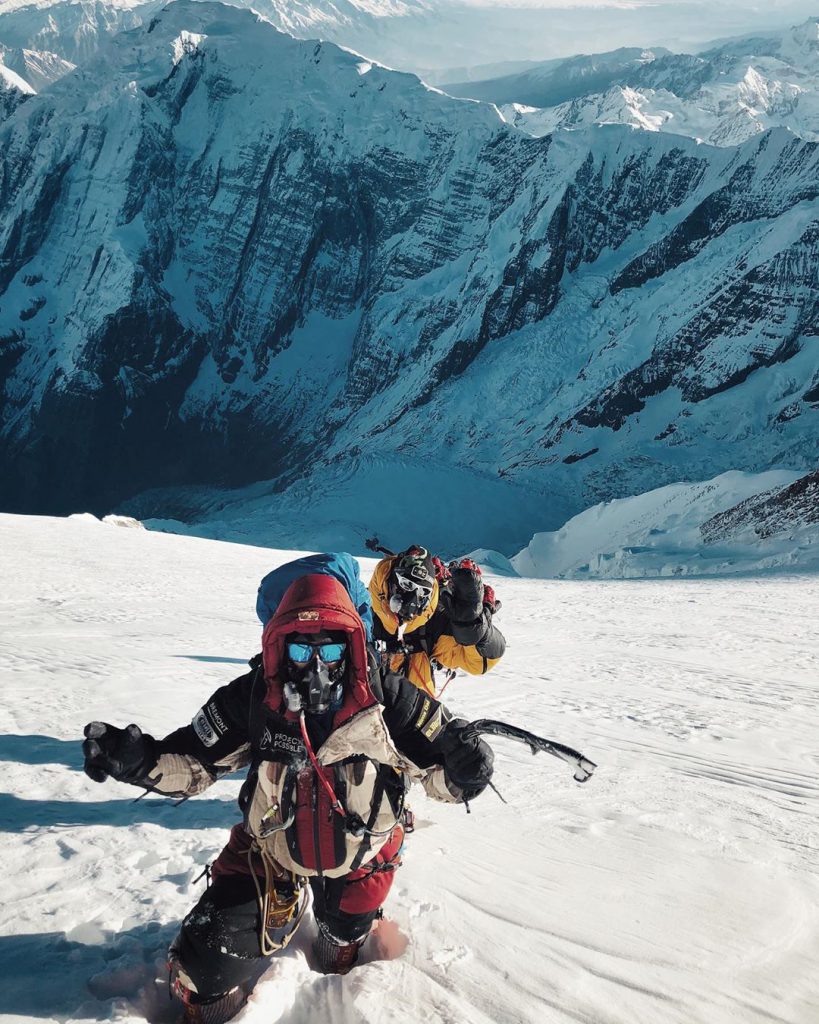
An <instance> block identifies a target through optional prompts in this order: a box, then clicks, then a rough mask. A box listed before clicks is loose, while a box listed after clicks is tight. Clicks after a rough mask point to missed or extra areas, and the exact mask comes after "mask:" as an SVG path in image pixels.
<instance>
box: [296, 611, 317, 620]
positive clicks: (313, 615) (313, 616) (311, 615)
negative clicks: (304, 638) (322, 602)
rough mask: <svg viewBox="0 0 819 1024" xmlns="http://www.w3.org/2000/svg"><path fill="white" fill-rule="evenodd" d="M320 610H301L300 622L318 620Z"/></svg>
mask: <svg viewBox="0 0 819 1024" xmlns="http://www.w3.org/2000/svg"><path fill="white" fill-rule="evenodd" d="M318 620H319V613H318V612H299V622H318Z"/></svg>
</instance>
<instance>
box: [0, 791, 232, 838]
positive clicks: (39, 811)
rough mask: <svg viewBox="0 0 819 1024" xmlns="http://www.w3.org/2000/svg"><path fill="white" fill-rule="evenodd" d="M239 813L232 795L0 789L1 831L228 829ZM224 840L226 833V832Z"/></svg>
mask: <svg viewBox="0 0 819 1024" xmlns="http://www.w3.org/2000/svg"><path fill="white" fill-rule="evenodd" d="M239 817H240V811H239V809H238V807H237V806H236V801H235V799H229V800H204V799H201V798H195V799H193V800H186V801H185V803H183V804H178V805H174V802H173V801H172V800H168V799H163V798H162V797H147V798H146V799H144V800H138V801H136V802H135V801H134V800H87V801H86V800H75V801H68V800H25V799H23V798H21V797H17V796H12V795H11V794H9V793H0V832H24V831H25V830H26V829H28V828H31V827H32V826H51V827H53V828H60V827H61V826H66V827H70V826H76V825H114V826H122V825H126V826H128V825H135V824H146V823H149V824H153V825H161V826H162V828H179V829H200V828H224V829H226V830H227V829H229V828H230V827H231V826H232V825H234V824H235V823H236V821H237V820H238V819H239ZM225 841H227V833H226V834H225Z"/></svg>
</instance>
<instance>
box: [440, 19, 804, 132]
mask: <svg viewBox="0 0 819 1024" xmlns="http://www.w3.org/2000/svg"><path fill="white" fill-rule="evenodd" d="M600 86H602V90H600V89H599V87H600ZM445 88H446V91H447V92H449V93H450V94H451V95H454V96H471V97H474V98H476V99H483V100H489V101H491V102H494V103H496V104H498V106H499V107H500V108H501V110H502V112H503V116H504V118H505V119H506V120H508V121H509V122H510V123H512V124H514V125H516V127H518V128H521V129H522V130H524V131H527V132H529V133H530V134H532V135H535V136H540V135H545V134H548V133H549V132H551V131H554V130H555V129H556V128H579V127H583V126H588V125H592V124H608V123H617V124H628V125H631V126H633V127H636V128H641V129H644V130H648V131H668V132H673V133H675V134H680V135H688V136H690V137H692V138H696V139H701V140H704V141H706V142H709V143H711V144H712V145H717V146H733V145H737V144H738V143H741V142H743V141H745V140H747V139H749V138H751V137H753V136H754V135H756V134H758V133H760V132H763V131H765V130H766V129H768V128H772V127H776V126H781V127H786V128H788V129H790V130H791V131H794V132H795V133H796V134H798V135H800V136H801V137H802V138H806V139H811V140H814V141H815V140H816V139H817V138H819V19H816V18H811V19H809V20H808V21H806V22H804V23H803V24H801V25H797V26H795V27H794V28H792V29H789V30H788V31H785V32H778V33H770V34H768V35H766V36H762V37H760V36H753V37H748V38H743V39H738V40H734V41H731V42H729V43H725V44H723V45H721V46H719V47H716V48H713V49H711V50H706V51H705V52H703V53H700V54H697V55H695V56H692V55H688V54H669V53H665V54H662V53H657V52H655V51H644V53H643V54H639V53H635V52H634V51H615V52H614V53H612V54H601V55H595V56H593V57H577V58H570V59H568V60H566V61H563V62H554V61H549V62H547V63H545V64H544V65H542V66H541V67H539V68H537V67H536V68H532V69H530V70H527V71H525V72H523V73H522V74H518V75H513V76H507V77H504V78H498V79H495V80H488V81H483V82H477V83H475V82H473V83H462V84H460V85H447V86H446V87H445Z"/></svg>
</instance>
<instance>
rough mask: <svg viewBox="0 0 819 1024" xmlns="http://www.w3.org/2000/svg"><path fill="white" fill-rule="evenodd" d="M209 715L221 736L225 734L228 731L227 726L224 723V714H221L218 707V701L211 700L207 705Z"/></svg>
mask: <svg viewBox="0 0 819 1024" xmlns="http://www.w3.org/2000/svg"><path fill="white" fill-rule="evenodd" d="M205 710H206V712H207V716H208V718H209V719H210V721H211V722H212V723H213V726H214V728H215V729H216V731H217V732H218V733H219V735H220V736H224V734H225V733H226V732H227V726H226V725H225V723H224V720H223V718H222V716H221V715H220V714H219V709H218V708H217V707H216V702H215V701H211V702H210V704H208V705H207V707H206V709H205Z"/></svg>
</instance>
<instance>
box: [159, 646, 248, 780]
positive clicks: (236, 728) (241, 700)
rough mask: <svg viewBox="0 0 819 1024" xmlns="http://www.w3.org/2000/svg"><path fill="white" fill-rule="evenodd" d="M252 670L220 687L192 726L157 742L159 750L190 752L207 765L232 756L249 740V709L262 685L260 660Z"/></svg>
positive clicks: (165, 751) (200, 711)
mask: <svg viewBox="0 0 819 1024" xmlns="http://www.w3.org/2000/svg"><path fill="white" fill-rule="evenodd" d="M251 665H253V666H254V667H253V668H251V671H250V672H247V673H246V674H245V675H243V676H239V678H238V679H234V680H233V682H232V683H228V684H227V685H226V686H221V687H220V688H219V689H218V690H217V691H216V692H215V693H214V694H212V696H211V697H210V698H209V699H208V700H207V702H206V703H205V704H204V705H203V706H202V707H201V708H200V709H199V710H198V711H197V712H196V714H195V715H194V716H193V721H192V722H191V724H190V725H185V726H183V727H182V728H181V729H176V730H175V731H174V732H172V733H170V734H169V735H168V736H166V737H165V738H164V739H162V740H157V741H156V753H157V755H161V754H189V755H190V756H192V757H195V758H196V759H197V760H198V761H200V762H201V763H202V764H205V765H208V764H210V765H212V764H216V762H218V761H222V760H223V759H225V758H227V757H230V755H231V754H233V753H234V752H235V751H236V750H238V749H239V748H240V747H241V746H243V745H244V744H245V743H248V742H249V741H250V710H251V705H252V696H253V691H254V686H255V685H257V684H258V685H261V684H262V680H263V674H262V668H261V665H260V664H257V659H255V658H254V660H253V661H252V662H251Z"/></svg>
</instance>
